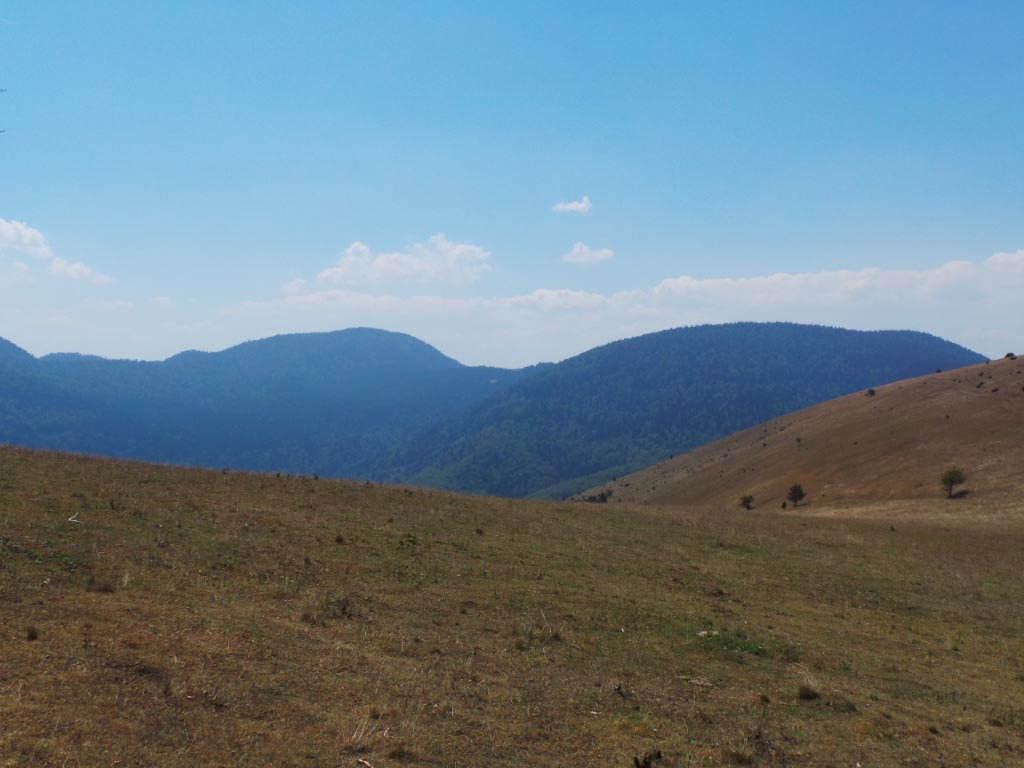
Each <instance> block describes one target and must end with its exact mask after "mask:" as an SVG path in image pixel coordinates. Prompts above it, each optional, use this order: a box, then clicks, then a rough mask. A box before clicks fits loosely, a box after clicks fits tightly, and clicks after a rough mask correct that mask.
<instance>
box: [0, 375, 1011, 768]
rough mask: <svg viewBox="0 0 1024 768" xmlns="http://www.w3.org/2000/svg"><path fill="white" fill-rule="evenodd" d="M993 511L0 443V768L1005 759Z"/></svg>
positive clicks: (1007, 720) (999, 514) (1007, 732)
mask: <svg viewBox="0 0 1024 768" xmlns="http://www.w3.org/2000/svg"><path fill="white" fill-rule="evenodd" d="M882 396H883V395H882V394H880V395H879V397H882ZM879 402H882V401H881V400H880V401H879ZM981 498H982V495H981V494H980V493H979V494H978V495H977V496H975V495H974V494H971V495H969V496H967V497H966V498H964V499H961V500H959V501H958V502H953V503H951V502H948V501H946V500H944V499H942V498H938V497H934V498H928V499H924V498H922V499H920V500H916V501H914V502H913V503H909V505H908V502H905V501H901V502H894V503H893V505H892V506H891V507H888V508H884V509H883V507H884V505H885V502H884V501H881V500H876V502H875V506H874V507H873V508H872V510H873V511H871V513H870V514H861V512H860V511H858V510H857V509H856V508H854V507H851V506H850V505H845V506H844V505H836V506H832V507H830V506H828V503H827V502H826V503H821V502H815V504H814V505H813V507H814V510H815V511H814V513H813V514H808V513H805V512H803V511H799V510H798V511H797V513H796V514H792V510H787V512H788V513H789V514H783V513H780V512H779V511H778V510H773V511H772V512H771V513H768V512H763V511H755V512H746V511H744V510H739V509H736V508H734V505H732V504H728V505H725V506H722V507H720V508H717V507H712V508H709V509H706V510H703V511H697V510H666V509H660V508H654V507H631V506H629V505H625V504H619V505H614V504H600V505H599V504H572V503H551V502H548V503H543V502H525V501H507V500H500V499H482V498H471V497H464V496H454V495H448V494H444V493H440V492H426V491H421V490H406V489H401V488H379V487H367V486H364V485H360V484H351V483H342V482H329V481H325V480H319V481H317V480H314V479H312V478H308V477H287V476H286V477H277V476H274V475H248V474H238V473H221V472H210V471H199V470H183V469H175V468H170V467H165V466H155V465H144V464H132V463H122V462H117V461H113V460H97V459H87V458H81V457H73V456H67V455H61V454H51V453H34V452H30V451H26V450H21V449H10V448H0V647H2V648H3V653H2V654H0V765H5V766H32V765H39V766H50V765H79V764H80V765H165V766H190V767H191V766H196V765H239V766H245V765H252V766H257V765H260V766H262V765H280V766H321V765H340V766H358V765H362V766H364V767H365V765H367V764H369V765H372V766H373V767H374V768H388V767H391V766H454V765H462V766H467V765H473V766H509V767H510V768H511V767H512V766H516V767H518V766H523V765H571V766H622V768H628V766H631V765H633V760H634V758H640V759H643V758H644V756H647V755H651V754H652V753H654V752H655V751H658V750H660V752H661V753H662V755H663V756H664V759H663V760H662V761H660V762H659V761H652V762H651V764H652V765H654V766H715V765H762V766H769V765H774V766H780V765H794V766H796V765H800V766H854V765H857V764H860V765H863V766H882V765H885V766H890V765H892V766H895V765H904V766H933V765H950V766H954V765H955V766H961V765H982V766H987V765H991V766H1004V765H1009V764H1013V763H1015V762H1017V761H1019V759H1020V756H1021V754H1022V753H1024V661H1022V659H1024V620H1022V618H1024V617H1022V610H1021V606H1022V605H1024V580H1021V579H1020V578H1019V567H1018V561H1019V555H1020V552H1021V550H1022V547H1024V514H1022V513H1024V510H1022V509H1021V504H1020V496H1019V495H1016V496H1015V497H1014V498H1016V501H1015V502H1012V503H1011V497H1010V496H1004V497H1002V498H1003V499H1004V501H1003V506H1001V507H990V506H989V505H987V504H986V503H982V501H981V500H980V499H981ZM1014 504H1015V505H1016V506H1013V505H1014ZM879 505H882V506H879ZM360 760H361V761H365V762H363V763H358V762H357V761H360Z"/></svg>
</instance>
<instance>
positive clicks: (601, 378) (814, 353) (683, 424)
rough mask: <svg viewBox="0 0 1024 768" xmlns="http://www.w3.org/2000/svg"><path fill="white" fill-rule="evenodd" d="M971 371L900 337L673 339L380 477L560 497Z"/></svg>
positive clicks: (800, 333) (922, 337)
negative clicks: (767, 424)
mask: <svg viewBox="0 0 1024 768" xmlns="http://www.w3.org/2000/svg"><path fill="white" fill-rule="evenodd" d="M982 360H984V358H983V357H981V356H980V355H978V354H976V353H974V352H971V351H970V350H967V349H965V348H963V347H960V346H958V345H956V344H952V343H950V342H947V341H944V340H942V339H939V338H937V337H935V336H931V335H928V334H924V333H917V332H911V331H872V332H863V331H848V330H842V329H837V328H825V327H819V326H807V325H795V324H790V323H767V324H766V323H736V324H729V325H713V326H712V325H709V326H700V327H693V328H679V329H674V330H669V331H663V332H660V333H652V334H649V335H646V336H640V337H638V338H634V339H627V340H624V341H619V342H615V343H612V344H607V345H605V346H602V347H598V348H596V349H592V350H590V351H589V352H585V353H583V354H582V355H579V356H577V357H574V358H571V359H569V360H566V361H564V362H562V363H559V364H558V365H555V366H552V367H550V368H547V369H546V370H542V371H539V372H537V373H535V374H534V375H532V376H530V377H528V378H525V379H524V380H522V381H521V382H519V383H518V384H517V385H515V386H513V387H511V388H509V389H508V390H507V391H506V392H504V393H502V394H500V395H498V396H496V397H494V398H490V399H488V400H485V401H482V402H481V403H479V404H478V405H476V406H474V407H473V408H471V409H469V410H468V411H467V412H465V413H462V414H458V415H456V416H453V417H452V418H450V419H449V420H448V421H446V422H445V423H444V424H442V425H440V426H439V427H437V428H434V429H432V430H430V431H429V432H427V433H426V434H423V435H421V436H419V437H418V438H417V439H415V440H414V441H412V442H411V443H410V444H409V445H407V446H405V447H404V448H403V450H401V451H400V452H398V453H397V454H396V455H394V456H392V457H391V458H390V464H389V466H388V467H387V469H388V470H389V477H391V478H393V479H402V480H407V481H412V482H417V483H422V484H424V485H430V486H438V487H443V488H451V489H459V490H463V491H471V492H478V493H489V494H497V495H504V496H529V495H539V496H559V495H566V494H568V493H572V492H575V491H578V490H581V489H582V488H586V487H589V486H591V485H595V484H597V483H598V482H600V481H602V480H605V479H608V478H610V477H612V476H615V475H620V474H624V473H626V472H628V471H632V470H635V469H638V468H640V467H643V466H646V465H649V464H652V463H654V462H656V461H660V460H662V459H665V458H667V457H668V456H670V455H672V454H676V453H682V452H684V451H687V450H690V449H692V448H694V447H696V446H698V445H701V444H703V443H706V442H709V441H711V440H715V439H718V438H720V437H723V436H725V435H727V434H730V433H732V432H735V431H737V430H740V429H743V428H745V427H749V426H751V425H753V424H756V423H759V422H761V421H764V420H766V419H770V418H773V417H775V416H779V415H781V414H784V413H788V412H790V411H794V410H797V409H799V408H804V407H806V406H808V405H812V404H814V403H818V402H821V401H823V400H828V399H831V398H834V397H838V396H840V395H843V394H847V393H849V392H852V391H855V390H858V389H863V388H866V387H869V386H873V385H878V384H884V383H888V382H892V381H896V380H899V379H904V378H909V377H912V376H918V375H921V374H923V373H928V372H933V371H935V369H937V368H943V369H947V368H956V367H960V366H964V365H969V364H972V363H977V362H980V361H982Z"/></svg>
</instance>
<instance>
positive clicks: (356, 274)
mask: <svg viewBox="0 0 1024 768" xmlns="http://www.w3.org/2000/svg"><path fill="white" fill-rule="evenodd" d="M490 256H491V254H490V253H489V252H487V251H485V250H484V249H483V248H481V247H480V246H478V245H470V244H468V243H454V242H452V241H451V240H449V239H448V238H447V237H445V236H444V235H442V234H438V235H434V236H433V237H431V238H430V239H429V240H427V242H425V243H417V244H416V245H413V246H412V247H411V248H409V249H407V250H405V251H396V252H393V253H377V254H375V253H373V252H372V251H371V250H370V249H369V248H368V247H367V246H366V245H364V244H363V243H359V242H356V243H352V245H350V246H349V247H348V248H346V249H345V253H344V254H343V255H342V257H341V259H339V260H338V263H337V264H336V265H335V266H333V267H331V268H329V269H325V270H324V271H323V272H321V273H320V274H319V275H317V280H319V281H320V282H321V283H333V284H336V285H355V284H358V283H369V282H390V281H398V280H413V281H418V282H455V283H465V282H470V281H472V280H476V279H477V278H478V277H480V276H481V275H482V274H483V273H484V272H487V271H488V270H489V269H490V268H491V266H490V264H489V263H488V259H489V258H490Z"/></svg>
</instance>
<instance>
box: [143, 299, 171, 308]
mask: <svg viewBox="0 0 1024 768" xmlns="http://www.w3.org/2000/svg"><path fill="white" fill-rule="evenodd" d="M149 303H150V304H155V305H156V306H158V307H171V306H174V299H172V298H171V297H170V296H154V297H153V298H152V299H150V300H149Z"/></svg>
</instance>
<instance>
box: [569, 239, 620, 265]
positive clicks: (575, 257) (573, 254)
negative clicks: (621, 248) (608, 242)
mask: <svg viewBox="0 0 1024 768" xmlns="http://www.w3.org/2000/svg"><path fill="white" fill-rule="evenodd" d="M613 258H615V252H614V251H612V250H611V249H610V248H599V249H597V250H594V249H592V248H591V247H590V246H588V245H584V244H583V243H576V245H574V246H573V247H572V250H571V251H569V252H568V253H566V254H563V255H562V261H567V262H569V263H570V264H593V263H594V262H597V261H611V260H612V259H613Z"/></svg>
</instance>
